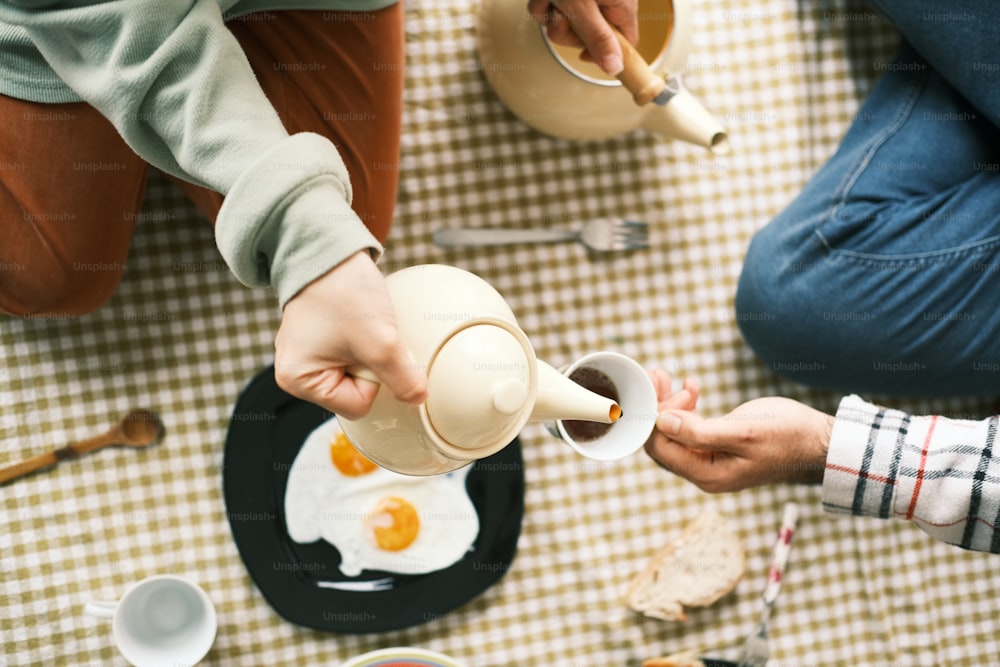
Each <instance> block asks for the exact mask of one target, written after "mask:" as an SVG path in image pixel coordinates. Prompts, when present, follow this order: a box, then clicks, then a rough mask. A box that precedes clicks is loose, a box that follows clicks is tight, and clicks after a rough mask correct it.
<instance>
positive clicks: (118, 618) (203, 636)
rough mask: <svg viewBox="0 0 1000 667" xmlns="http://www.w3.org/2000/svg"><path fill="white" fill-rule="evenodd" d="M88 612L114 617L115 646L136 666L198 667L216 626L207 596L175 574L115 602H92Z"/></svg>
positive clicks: (140, 584) (156, 578)
mask: <svg viewBox="0 0 1000 667" xmlns="http://www.w3.org/2000/svg"><path fill="white" fill-rule="evenodd" d="M84 612H85V613H87V614H90V615H91V616H97V617H98V618H108V619H111V632H112V635H113V636H114V640H115V644H116V645H117V646H118V650H119V651H121V654H122V655H123V656H125V659H126V660H128V661H129V663H131V664H132V665H135V667H179V666H180V665H195V664H197V663H198V662H199V661H200V660H201V659H202V658H204V657H205V655H206V654H207V653H208V651H209V649H211V648H212V644H213V643H214V642H215V633H216V630H217V628H218V620H217V618H216V614H215V607H214V606H213V604H212V600H211V599H209V597H208V594H206V593H205V591H203V590H202V589H201V588H200V587H199V586H198V585H197V584H195V583H194V582H192V581H190V580H188V579H185V578H184V577H178V576H175V575H157V576H153V577H148V578H146V579H143V580H142V581H140V582H138V583H136V584H135V585H134V586H132V587H131V588H130V589H129V590H128V591H127V592H126V593H125V595H123V596H122V597H121V599H120V600H118V601H117V602H88V603H87V604H86V605H85V606H84Z"/></svg>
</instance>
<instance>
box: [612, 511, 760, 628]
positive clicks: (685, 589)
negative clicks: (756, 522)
mask: <svg viewBox="0 0 1000 667" xmlns="http://www.w3.org/2000/svg"><path fill="white" fill-rule="evenodd" d="M745 569H746V551H745V550H744V548H743V543H742V541H740V539H739V536H737V535H736V533H734V532H733V530H732V527H731V526H730V525H729V521H728V520H727V519H726V518H725V517H724V516H722V515H721V514H719V513H718V512H716V511H715V510H707V511H705V512H703V513H702V514H701V515H700V516H699V517H698V518H696V519H695V520H694V521H692V522H691V523H690V524H688V525H687V526H686V527H685V528H684V530H683V531H682V532H681V534H680V536H679V537H678V538H677V539H676V540H674V541H673V542H671V543H670V544H668V545H667V546H666V547H664V548H663V549H661V550H660V551H658V552H657V553H656V554H654V555H653V557H652V558H651V559H650V561H649V564H647V565H646V568H645V569H644V570H643V571H642V572H640V573H639V574H637V575H636V576H635V577H634V578H633V579H632V581H631V583H630V584H629V587H628V592H627V593H626V596H625V599H626V603H627V604H628V606H629V607H630V608H631V609H634V610H635V611H638V612H641V613H643V614H645V615H646V616H651V617H653V618H661V619H663V620H665V621H685V620H687V613H686V612H685V610H684V607H685V606H688V607H707V606H709V605H711V604H712V603H714V602H715V601H716V600H718V599H719V598H721V597H722V596H724V595H725V594H727V593H729V592H730V591H732V590H733V589H734V588H736V584H737V583H738V582H739V580H740V579H741V578H742V577H743V573H744V571H745Z"/></svg>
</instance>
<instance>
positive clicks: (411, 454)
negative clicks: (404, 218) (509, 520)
mask: <svg viewBox="0 0 1000 667" xmlns="http://www.w3.org/2000/svg"><path fill="white" fill-rule="evenodd" d="M386 287H387V289H388V291H389V295H390V297H391V298H392V302H393V306H394V307H395V310H396V318H397V322H398V325H399V331H400V336H401V337H402V339H403V342H404V344H405V345H406V347H407V349H408V351H409V353H410V356H411V357H412V359H413V362H414V363H415V364H417V365H419V366H420V367H421V368H422V369H424V370H425V371H426V373H427V381H428V385H427V400H426V401H425V402H424V403H423V404H422V405H419V406H413V405H407V404H405V403H402V402H400V401H397V400H396V399H395V398H394V397H393V396H392V394H391V393H390V392H388V391H379V392H378V395H377V396H376V397H375V402H374V403H373V405H372V407H371V410H370V411H369V412H368V414H367V415H366V416H364V417H362V418H360V419H357V420H348V419H344V418H342V417H341V418H340V425H341V427H342V428H343V430H344V433H346V435H347V437H348V438H349V439H350V440H351V442H352V443H353V444H354V446H355V447H357V448H358V450H360V451H361V453H363V454H364V455H365V456H367V457H368V458H369V459H371V460H372V461H374V462H375V463H377V464H378V465H380V466H382V467H383V468H388V469H390V470H393V471H395V472H399V473H403V474H409V475H436V474H440V473H445V472H449V471H451V470H455V469H458V468H460V467H462V466H465V465H468V464H469V463H472V462H473V461H476V460H478V459H481V458H485V457H487V456H490V455H491V454H494V453H496V452H498V451H500V450H501V449H503V448H504V447H506V446H507V445H508V444H510V443H511V442H512V441H513V440H514V438H515V437H516V436H517V434H518V433H519V432H520V430H521V429H522V428H523V427H524V425H525V424H526V423H527V422H529V421H540V422H550V421H553V420H563V419H578V420H585V421H593V422H602V423H605V424H610V423H612V422H615V421H616V420H617V419H618V418H619V417H620V416H621V409H620V408H619V406H618V404H617V403H616V402H615V401H614V400H612V399H610V398H607V397H605V396H602V395H600V394H597V393H594V392H592V391H590V390H588V389H585V388H584V387H582V386H581V385H579V384H577V383H575V382H573V381H572V380H570V379H568V378H567V377H565V376H564V375H562V374H561V373H560V372H559V371H557V370H555V369H554V368H553V367H552V366H550V365H549V364H546V363H545V362H543V361H540V360H538V359H537V358H536V357H535V352H534V350H533V349H532V347H531V343H530V342H529V341H528V337H527V335H526V334H525V333H524V332H523V331H522V330H521V328H520V327H519V326H518V324H517V320H516V318H515V317H514V313H513V312H512V311H511V309H510V307H509V306H508V305H507V302H506V301H504V299H503V297H502V296H501V295H500V293H499V292H497V291H496V290H495V289H494V288H493V287H492V286H491V285H489V284H488V283H487V282H486V281H484V280H483V279H482V278H479V277H478V276H476V275H475V274H472V273H469V272H468V271H464V270H462V269H458V268H455V267H451V266H445V265H440V264H427V265H418V266H411V267H408V268H405V269H402V270H400V271H396V272H395V273H392V274H390V275H389V276H387V277H386ZM348 372H349V373H350V374H352V375H355V376H357V377H361V378H365V379H369V380H372V381H375V382H378V378H377V377H375V375H374V374H373V373H372V369H364V368H349V369H348Z"/></svg>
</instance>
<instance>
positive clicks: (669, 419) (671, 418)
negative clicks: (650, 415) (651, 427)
mask: <svg viewBox="0 0 1000 667" xmlns="http://www.w3.org/2000/svg"><path fill="white" fill-rule="evenodd" d="M681 414H683V413H682V412H681V411H680V410H677V411H672V410H664V411H663V412H661V413H660V414H658V415H656V429H657V430H658V431H660V432H661V433H663V434H664V435H667V436H676V435H679V434H680V432H681V429H682V428H683V426H684V419H683V417H681Z"/></svg>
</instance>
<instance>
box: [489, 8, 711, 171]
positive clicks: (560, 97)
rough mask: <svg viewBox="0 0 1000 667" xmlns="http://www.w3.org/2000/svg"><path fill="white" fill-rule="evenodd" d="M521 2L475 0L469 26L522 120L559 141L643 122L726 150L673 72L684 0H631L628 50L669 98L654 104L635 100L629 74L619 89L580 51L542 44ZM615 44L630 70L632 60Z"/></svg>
mask: <svg viewBox="0 0 1000 667" xmlns="http://www.w3.org/2000/svg"><path fill="white" fill-rule="evenodd" d="M526 7H527V3H526V2H524V0H481V2H480V7H479V17H478V25H477V44H478V50H479V60H480V67H481V68H482V70H483V74H484V75H485V76H486V79H487V81H488V82H489V83H490V85H491V87H492V88H493V90H494V91H495V92H496V94H497V96H498V97H499V98H500V100H501V101H502V102H503V103H504V104H505V105H506V106H507V108H509V109H510V110H511V112H513V113H514V115H516V116H517V117H518V118H520V119H521V120H522V121H524V122H525V123H527V124H528V125H530V126H531V127H533V128H535V129H537V130H539V131H541V132H544V133H545V134H549V135H551V136H554V137H561V138H564V139H573V140H579V141H596V140H603V139H609V138H612V137H616V136H619V135H622V134H625V133H626V132H630V131H632V130H635V129H637V128H644V129H647V130H650V131H652V132H655V133H657V134H660V135H663V136H665V137H669V138H671V139H677V140H681V141H686V142H689V143H693V144H697V145H699V146H704V147H706V148H708V149H709V150H710V151H712V153H714V154H718V155H722V154H725V153H728V152H729V142H728V137H727V135H726V131H725V130H724V129H723V127H722V126H721V125H720V124H719V122H718V121H717V120H716V119H715V118H714V117H713V116H712V115H711V114H710V113H709V112H708V110H707V109H705V107H704V106H703V105H702V104H701V102H699V101H698V100H697V99H696V98H695V97H694V95H692V94H691V92H690V91H688V90H687V89H686V88H685V87H684V86H683V85H682V84H681V82H680V79H679V77H678V76H676V73H677V72H680V71H681V69H682V68H683V67H684V64H685V63H686V61H687V56H688V53H689V52H690V49H691V6H690V3H689V0H639V4H638V12H637V16H638V19H639V43H638V45H637V47H636V50H637V52H638V53H637V54H636V51H631V54H635V55H637V56H638V59H637V60H638V66H641V68H642V69H644V70H646V73H647V74H650V72H649V70H650V69H651V70H652V72H653V73H655V75H656V76H658V77H660V83H661V84H663V82H664V79H665V80H666V84H667V86H666V87H667V94H666V95H665V96H664V98H663V99H669V101H668V102H666V103H665V104H664V105H662V106H660V105H658V104H648V103H647V102H648V101H649V100H647V99H642V97H643V96H642V95H641V93H640V91H639V90H638V89H637V88H636V87H635V86H633V85H632V84H633V81H634V77H633V78H632V79H630V78H629V77H622V79H623V80H624V81H625V82H626V83H627V84H628V86H627V88H628V89H626V86H625V85H623V83H622V80H619V79H618V78H614V77H610V76H608V75H606V74H605V73H604V72H602V71H601V69H600V68H599V67H598V66H597V65H595V64H592V63H587V62H584V61H582V60H580V58H579V51H580V49H578V48H572V47H565V46H562V45H558V44H554V43H552V42H550V41H549V39H548V38H547V36H546V35H545V31H544V29H543V28H542V27H540V26H539V25H538V24H537V23H535V21H534V19H532V17H531V16H530V15H529V14H528V11H527V8H526ZM620 41H624V40H620ZM623 47H624V48H625V49H626V53H625V63H626V68H627V69H630V68H631V65H630V60H633V59H635V58H630V52H629V50H628V49H629V46H628V44H627V43H626V44H623ZM643 61H644V62H643ZM647 64H648V66H647ZM661 88H662V85H661ZM630 93H631V94H630Z"/></svg>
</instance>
